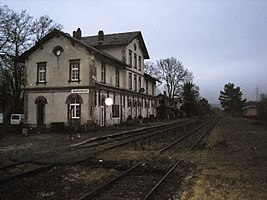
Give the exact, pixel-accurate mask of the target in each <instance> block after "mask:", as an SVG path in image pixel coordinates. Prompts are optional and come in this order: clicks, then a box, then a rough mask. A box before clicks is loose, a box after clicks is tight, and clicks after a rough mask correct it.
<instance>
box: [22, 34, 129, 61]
mask: <svg viewBox="0 0 267 200" xmlns="http://www.w3.org/2000/svg"><path fill="white" fill-rule="evenodd" d="M57 35H62V36H64V37H65V38H67V39H69V40H70V41H71V42H75V43H78V44H80V45H82V46H83V47H84V48H86V49H87V50H88V51H92V52H94V53H96V54H97V55H101V56H104V57H106V58H108V59H110V60H111V61H113V62H116V63H119V64H121V65H124V66H125V65H126V64H125V63H124V62H122V61H120V60H119V59H117V58H115V57H113V56H111V55H109V54H107V53H105V52H103V51H100V50H98V49H96V48H94V47H92V46H90V45H88V44H86V43H84V42H82V41H80V40H78V39H76V38H75V37H72V36H70V35H69V34H67V33H64V32H62V31H60V30H57V29H54V30H52V31H51V32H49V33H48V34H47V35H46V36H44V37H43V38H42V39H41V40H40V41H38V42H37V43H36V44H35V45H34V46H33V47H32V48H30V49H29V50H27V51H26V52H24V53H23V54H22V55H21V56H20V57H19V61H24V60H25V59H26V58H27V57H29V56H30V54H31V53H33V52H34V51H35V50H36V49H38V48H39V47H41V46H42V45H43V44H44V43H46V42H47V41H48V40H49V39H51V38H52V37H54V36H57Z"/></svg>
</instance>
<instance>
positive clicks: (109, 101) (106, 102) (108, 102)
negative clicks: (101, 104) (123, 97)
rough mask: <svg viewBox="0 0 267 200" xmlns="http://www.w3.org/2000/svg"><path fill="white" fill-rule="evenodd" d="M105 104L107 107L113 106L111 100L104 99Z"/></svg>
mask: <svg viewBox="0 0 267 200" xmlns="http://www.w3.org/2000/svg"><path fill="white" fill-rule="evenodd" d="M105 104H106V105H107V106H111V105H113V99H111V98H106V99H105Z"/></svg>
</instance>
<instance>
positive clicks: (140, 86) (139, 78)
mask: <svg viewBox="0 0 267 200" xmlns="http://www.w3.org/2000/svg"><path fill="white" fill-rule="evenodd" d="M141 80H142V79H141V76H138V89H139V90H140V89H141V88H142V82H141Z"/></svg>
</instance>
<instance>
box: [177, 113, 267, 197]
mask: <svg viewBox="0 0 267 200" xmlns="http://www.w3.org/2000/svg"><path fill="white" fill-rule="evenodd" d="M206 140H207V141H206V144H207V146H206V148H205V149H203V150H198V151H195V152H194V153H193V154H191V155H189V156H188V157H187V158H186V159H188V161H189V160H190V161H191V162H194V163H195V164H196V166H197V168H198V172H197V174H195V175H194V176H191V177H188V180H187V181H188V188H186V189H185V190H186V191H185V192H184V193H183V195H182V198H181V199H190V200H197V199H201V200H203V199H205V200H220V199H227V200H228V199H249V200H258V199H267V189H266V188H267V126H266V125H263V124H261V123H259V122H258V121H255V120H250V119H240V118H239V119H236V118H221V119H220V120H219V122H218V124H217V125H216V127H215V128H214V129H213V131H212V134H211V135H210V136H209V137H208V138H207V139H206Z"/></svg>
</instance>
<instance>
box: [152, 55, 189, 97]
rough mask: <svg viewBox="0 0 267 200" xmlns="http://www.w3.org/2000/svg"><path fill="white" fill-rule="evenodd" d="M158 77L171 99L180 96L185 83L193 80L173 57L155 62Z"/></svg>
mask: <svg viewBox="0 0 267 200" xmlns="http://www.w3.org/2000/svg"><path fill="white" fill-rule="evenodd" d="M157 68H158V71H159V77H160V78H161V80H162V81H164V82H165V88H166V90H167V93H168V96H169V98H171V99H173V98H174V97H177V96H179V95H180V94H181V91H182V86H183V84H184V83H185V82H189V81H192V80H193V75H192V73H191V72H189V71H188V70H187V69H185V68H184V66H183V64H182V63H181V62H180V61H179V60H177V59H176V58H174V57H171V58H165V59H160V60H158V61H157Z"/></svg>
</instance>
